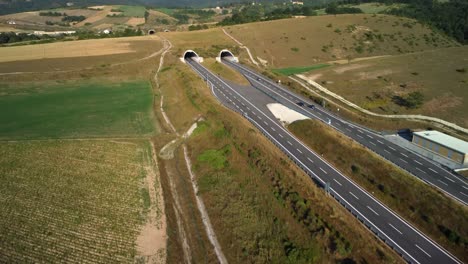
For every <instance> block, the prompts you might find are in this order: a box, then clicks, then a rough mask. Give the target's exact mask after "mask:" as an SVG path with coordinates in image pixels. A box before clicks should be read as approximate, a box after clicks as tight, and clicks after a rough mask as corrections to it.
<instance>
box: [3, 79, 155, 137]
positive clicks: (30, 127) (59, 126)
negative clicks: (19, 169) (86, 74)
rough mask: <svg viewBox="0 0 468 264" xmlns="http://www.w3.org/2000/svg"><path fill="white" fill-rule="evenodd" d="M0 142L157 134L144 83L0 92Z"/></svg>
mask: <svg viewBox="0 0 468 264" xmlns="http://www.w3.org/2000/svg"><path fill="white" fill-rule="evenodd" d="M0 87H1V88H0V94H1V96H0V123H1V124H2V125H1V126H0V139H32V138H33V139H37V138H81V137H85V138H87V137H127V136H148V135H151V134H153V133H154V132H156V129H155V126H154V120H153V113H152V100H153V99H152V91H151V87H150V84H149V83H148V82H146V81H128V82H122V83H111V82H107V81H97V80H94V81H82V82H79V83H77V82H72V81H70V82H63V83H47V82H43V83H35V84H25V85H14V84H11V83H10V84H8V83H7V84H4V85H1V86H0Z"/></svg>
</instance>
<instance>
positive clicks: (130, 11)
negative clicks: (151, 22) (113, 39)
mask: <svg viewBox="0 0 468 264" xmlns="http://www.w3.org/2000/svg"><path fill="white" fill-rule="evenodd" d="M118 10H120V12H123V15H124V16H126V17H145V12H146V8H145V7H144V6H136V5H121V6H118Z"/></svg>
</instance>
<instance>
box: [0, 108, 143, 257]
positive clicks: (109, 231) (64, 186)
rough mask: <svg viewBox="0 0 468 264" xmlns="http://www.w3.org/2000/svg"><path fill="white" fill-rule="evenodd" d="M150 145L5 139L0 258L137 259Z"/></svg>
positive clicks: (0, 166) (0, 148)
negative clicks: (143, 190) (14, 141)
mask: <svg viewBox="0 0 468 264" xmlns="http://www.w3.org/2000/svg"><path fill="white" fill-rule="evenodd" d="M2 104H3V103H2ZM31 111H34V110H31ZM148 148H149V143H148V142H147V141H131V142H130V141H129V142H124V141H118V140H115V141H113V142H111V141H95V140H90V141H87V140H83V141H60V140H57V141H27V142H16V143H2V144H0V182H1V183H2V184H0V200H1V201H2V202H1V203H0V211H1V212H2V217H1V219H0V230H2V232H1V234H2V239H1V240H0V262H2V263H12V262H22V263H25V262H36V263H39V262H49V263H50V262H51V263H59V262H67V263H73V262H83V261H86V262H99V263H116V262H126V263H130V262H134V259H135V255H136V254H137V252H136V247H135V241H136V239H137V236H138V234H139V229H140V226H141V225H142V224H143V223H144V219H145V218H146V215H145V211H144V204H143V201H144V196H142V194H143V192H140V191H139V190H140V189H141V188H143V187H142V186H144V185H143V180H144V178H143V177H146V170H145V167H146V166H152V164H151V163H150V162H151V160H152V159H151V156H149V157H148V156H145V155H151V154H149V153H147V152H146V150H147V149H148Z"/></svg>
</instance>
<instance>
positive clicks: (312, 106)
mask: <svg viewBox="0 0 468 264" xmlns="http://www.w3.org/2000/svg"><path fill="white" fill-rule="evenodd" d="M307 107H309V108H310V109H314V108H315V105H308V106H307Z"/></svg>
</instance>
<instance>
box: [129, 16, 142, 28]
mask: <svg viewBox="0 0 468 264" xmlns="http://www.w3.org/2000/svg"><path fill="white" fill-rule="evenodd" d="M144 23H145V18H144V17H132V18H130V19H129V20H128V21H127V22H126V23H125V24H127V25H130V26H133V27H134V26H138V25H141V24H144Z"/></svg>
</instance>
